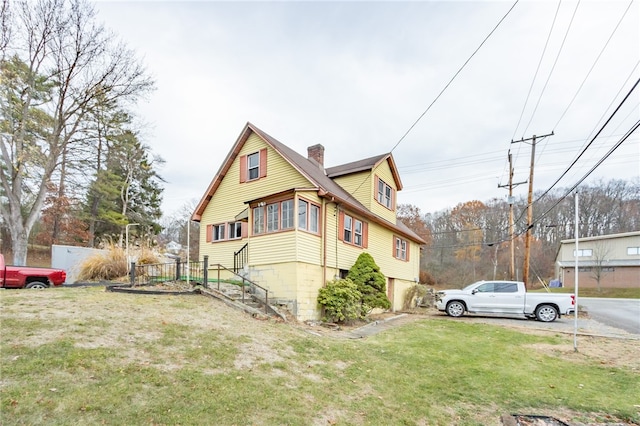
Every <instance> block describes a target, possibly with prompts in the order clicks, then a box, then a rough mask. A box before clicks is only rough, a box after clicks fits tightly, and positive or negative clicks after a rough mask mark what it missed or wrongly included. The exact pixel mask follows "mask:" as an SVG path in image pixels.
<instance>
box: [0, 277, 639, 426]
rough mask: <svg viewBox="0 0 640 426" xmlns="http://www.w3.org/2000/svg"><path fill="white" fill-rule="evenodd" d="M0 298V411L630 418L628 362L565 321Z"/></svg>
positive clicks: (634, 382)
mask: <svg viewBox="0 0 640 426" xmlns="http://www.w3.org/2000/svg"><path fill="white" fill-rule="evenodd" d="M0 301H1V308H2V309H1V310H0V318H1V320H2V323H1V326H2V335H1V341H0V342H1V346H0V350H1V351H0V355H1V359H0V365H1V371H0V373H1V380H0V398H1V406H0V413H1V416H2V417H1V419H0V420H1V422H0V423H2V424H7V425H9V424H54V425H67V424H68V425H94V424H108V425H125V424H126V425H141V424H144V425H157V424H172V425H173V424H182V425H190V424H216V425H285V424H286V425H314V424H318V425H328V424H330V425H383V424H384V425H420V424H428V425H451V424H457V425H485V424H500V421H499V416H500V414H504V413H516V412H519V413H529V414H545V415H557V416H559V417H561V418H562V419H563V420H565V421H578V422H579V421H585V420H594V419H598V420H599V421H606V420H607V417H606V416H611V417H608V419H609V420H610V421H613V420H616V419H618V420H623V421H629V422H640V413H639V411H640V409H639V408H638V404H639V403H640V371H639V370H638V368H636V367H632V366H626V365H624V364H622V365H620V364H615V363H613V364H612V363H608V362H603V361H602V360H600V359H597V358H593V357H591V356H590V355H588V354H580V353H578V354H574V353H573V351H572V340H571V338H570V337H567V336H561V335H532V334H522V333H519V332H517V331H513V330H509V329H505V328H500V327H496V326H491V325H483V324H475V323H471V322H467V321H458V320H452V319H449V318H437V319H436V318H427V319H421V320H417V321H415V322H413V323H411V324H408V325H403V326H398V327H396V328H394V329H391V330H387V331H385V332H383V333H380V334H378V335H375V336H371V337H368V338H366V339H359V340H349V339H345V338H337V337H331V336H330V332H328V331H327V332H326V333H324V334H323V335H318V333H309V332H307V331H305V329H303V328H302V327H299V326H298V327H296V326H293V325H289V324H283V323H277V322H274V321H259V320H254V319H252V318H250V317H249V316H247V315H245V314H242V313H239V312H236V311H233V310H231V309H230V308H228V307H227V306H226V305H223V304H221V303H218V302H216V301H215V300H212V299H209V298H205V297H201V296H147V295H127V294H121V293H107V292H105V291H104V290H102V289H99V288H91V289H85V288H74V289H51V290H43V291H40V292H28V291H22V290H18V291H2V292H0ZM311 331H313V330H311ZM634 343H636V344H637V341H636V342H634Z"/></svg>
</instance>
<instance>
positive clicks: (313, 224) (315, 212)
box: [309, 204, 320, 234]
mask: <svg viewBox="0 0 640 426" xmlns="http://www.w3.org/2000/svg"><path fill="white" fill-rule="evenodd" d="M319 228H320V207H318V206H316V205H315V204H310V205H309V231H311V232H315V233H316V234H317V233H318V232H319V230H320V229H319Z"/></svg>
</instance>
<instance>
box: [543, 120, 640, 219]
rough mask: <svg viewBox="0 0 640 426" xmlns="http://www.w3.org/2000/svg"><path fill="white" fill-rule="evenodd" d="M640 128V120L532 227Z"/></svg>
mask: <svg viewBox="0 0 640 426" xmlns="http://www.w3.org/2000/svg"><path fill="white" fill-rule="evenodd" d="M638 127H640V120H638V121H636V122H635V124H634V125H633V126H631V128H630V129H629V130H628V131H627V133H625V135H624V136H623V137H622V138H621V139H620V140H619V141H618V142H617V143H616V144H615V145H614V146H613V147H612V148H611V149H610V150H609V151H608V152H607V153H606V154H605V155H604V156H603V157H602V158H601V159H600V160H598V162H597V163H596V164H595V165H594V166H593V167H592V168H591V169H590V170H589V171H588V172H587V173H585V175H584V176H582V178H580V180H578V182H576V183H575V184H574V185H573V186H572V187H571V188H569V189H568V190H567V192H566V193H565V194H564V195H563V196H562V197H560V199H559V200H558V201H557V202H555V203H554V204H553V205H552V206H551V207H550V208H549V209H547V211H545V212H544V213H543V214H541V215H540V216H539V217H537V218H536V219H535V220H533V222H532V224H531V225H532V226H533V224H535V223H537V222H538V221H539V220H540V219H542V218H543V217H545V216H546V215H547V214H549V212H551V210H553V208H554V207H556V206H557V205H558V204H560V202H561V201H563V200H564V199H565V198H567V196H568V195H569V194H571V193H572V192H573V191H574V190H575V189H576V188H577V187H578V186H579V185H580V184H581V183H582V182H584V180H585V179H586V178H587V177H589V175H590V174H591V173H593V171H594V170H595V169H596V168H598V166H600V164H602V163H603V162H604V161H605V160H606V159H607V158H609V156H610V155H611V154H612V153H613V152H614V151H615V150H616V149H618V148H619V147H620V145H622V143H623V142H624V141H626V140H627V139H628V138H629V136H631V135H632V134H633V132H635V131H636V130H637V129H638Z"/></svg>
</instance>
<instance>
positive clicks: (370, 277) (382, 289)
mask: <svg viewBox="0 0 640 426" xmlns="http://www.w3.org/2000/svg"><path fill="white" fill-rule="evenodd" d="M347 278H348V279H350V280H351V281H353V282H354V283H356V285H357V286H358V291H360V293H362V299H361V303H362V313H363V314H367V313H369V312H371V310H372V309H374V308H382V309H389V308H390V307H391V302H390V301H389V298H388V297H387V279H386V278H385V276H384V274H382V272H380V267H379V266H378V265H376V262H375V261H374V260H373V257H372V256H371V255H370V254H369V253H361V254H360V256H358V259H357V260H356V263H354V265H353V266H352V267H351V269H350V270H349V273H348V274H347Z"/></svg>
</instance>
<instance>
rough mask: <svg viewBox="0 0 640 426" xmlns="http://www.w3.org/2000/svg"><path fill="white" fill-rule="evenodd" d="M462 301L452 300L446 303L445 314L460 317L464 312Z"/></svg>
mask: <svg viewBox="0 0 640 426" xmlns="http://www.w3.org/2000/svg"><path fill="white" fill-rule="evenodd" d="M464 311H465V308H464V303H462V302H459V301H457V300H454V301H453V302H449V303H447V315H449V316H450V317H456V318H457V317H461V316H462V315H463V314H464Z"/></svg>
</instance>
